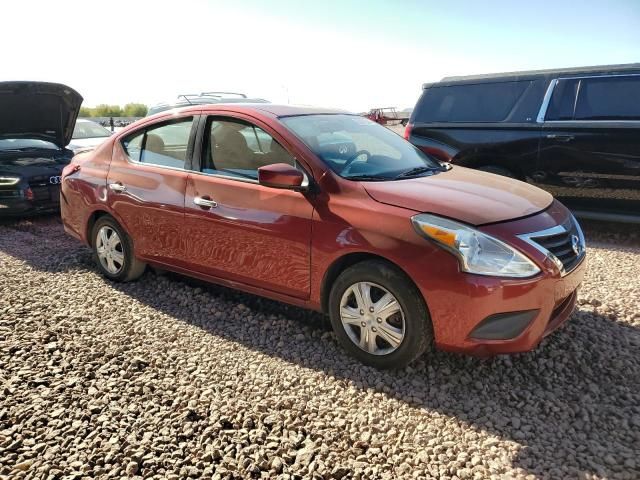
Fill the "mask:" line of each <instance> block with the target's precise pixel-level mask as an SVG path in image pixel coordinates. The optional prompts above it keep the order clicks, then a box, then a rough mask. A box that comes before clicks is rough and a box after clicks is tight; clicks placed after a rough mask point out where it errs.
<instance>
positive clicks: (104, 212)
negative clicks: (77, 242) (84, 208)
mask: <svg viewBox="0 0 640 480" xmlns="http://www.w3.org/2000/svg"><path fill="white" fill-rule="evenodd" d="M102 217H111V218H113V219H114V220H115V221H116V222H117V223H118V225H120V228H122V229H123V230H124V231H125V233H126V234H127V235H129V232H128V231H127V229H126V228H125V226H124V225H123V224H122V222H121V221H120V219H119V218H118V217H117V216H115V215H114V214H113V213H112V212H110V211H109V210H108V209H106V208H97V209H95V210H93V211H92V212H91V213H90V214H89V217H88V218H87V222H86V226H85V235H86V239H87V244H88V245H89V246H90V247H93V238H91V232H92V231H93V226H94V225H95V224H96V222H97V221H98V220H99V219H100V218H102Z"/></svg>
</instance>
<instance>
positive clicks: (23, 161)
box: [0, 150, 71, 178]
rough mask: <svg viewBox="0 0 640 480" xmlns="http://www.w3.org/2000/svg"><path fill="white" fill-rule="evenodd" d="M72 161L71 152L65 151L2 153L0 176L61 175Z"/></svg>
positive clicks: (0, 154)
mask: <svg viewBox="0 0 640 480" xmlns="http://www.w3.org/2000/svg"><path fill="white" fill-rule="evenodd" d="M70 159H71V152H64V151H52V150H48V151H47V150H34V151H31V152H28V153H23V152H15V153H8V152H0V176H3V175H9V176H12V175H16V176H19V177H25V178H29V177H31V176H34V175H60V171H62V169H63V168H64V166H65V165H67V164H68V163H69V161H70Z"/></svg>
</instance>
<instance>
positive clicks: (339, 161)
mask: <svg viewBox="0 0 640 480" xmlns="http://www.w3.org/2000/svg"><path fill="white" fill-rule="evenodd" d="M281 121H282V122H283V123H284V124H285V125H286V126H287V127H288V128H289V129H291V130H292V131H293V132H294V133H295V134H296V135H297V136H298V137H300V139H302V141H304V142H305V143H306V144H307V146H308V147H309V148H310V149H311V150H312V151H313V152H314V153H315V154H316V155H318V156H319V157H320V158H321V159H322V160H323V161H324V162H325V163H326V164H327V165H328V166H329V167H330V168H331V170H333V171H334V172H336V173H337V174H338V175H340V176H341V177H343V178H348V179H353V180H372V181H375V180H396V179H400V178H411V177H415V176H422V175H429V174H432V173H434V172H437V171H442V170H444V168H443V167H442V166H441V165H440V164H439V163H438V162H436V161H435V160H433V159H431V158H430V157H428V156H427V155H426V154H425V153H423V152H421V151H420V150H418V149H417V148H416V147H414V146H413V145H411V144H410V143H409V142H407V141H406V140H404V139H403V138H402V137H400V136H399V135H398V134H396V133H393V132H392V131H390V130H389V129H387V128H385V127H383V126H382V125H379V124H377V123H375V122H372V121H371V120H369V119H367V118H364V117H360V116H357V115H342V114H340V115H303V116H295V117H284V118H281Z"/></svg>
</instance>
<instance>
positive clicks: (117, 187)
mask: <svg viewBox="0 0 640 480" xmlns="http://www.w3.org/2000/svg"><path fill="white" fill-rule="evenodd" d="M109 189H110V190H111V191H113V192H118V193H122V192H124V191H125V190H126V189H127V187H125V186H124V185H123V184H122V183H120V182H114V183H110V184H109Z"/></svg>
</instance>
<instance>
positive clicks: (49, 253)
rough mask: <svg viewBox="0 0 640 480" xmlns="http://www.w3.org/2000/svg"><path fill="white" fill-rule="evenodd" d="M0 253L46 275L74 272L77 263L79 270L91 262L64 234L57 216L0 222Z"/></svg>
mask: <svg viewBox="0 0 640 480" xmlns="http://www.w3.org/2000/svg"><path fill="white" fill-rule="evenodd" d="M61 244H62V245H65V248H63V249H61V248H60V247H59V246H60V245H61ZM0 252H4V253H6V254H7V255H10V256H12V257H14V258H18V259H20V260H22V261H24V262H26V263H27V264H28V265H29V266H30V267H31V268H33V269H35V270H38V271H41V272H50V273H60V272H67V271H69V270H77V269H78V266H77V264H78V262H79V261H80V262H81V264H82V265H83V266H89V265H90V264H91V261H92V260H91V258H92V257H91V251H90V250H88V249H87V248H85V247H84V246H83V245H82V244H81V243H80V242H78V241H76V240H75V239H73V238H71V237H70V236H68V235H67V234H66V233H65V232H64V229H63V228H62V220H61V219H60V216H59V215H57V214H51V215H40V216H37V217H29V218H16V219H12V218H2V219H0ZM82 268H86V267H82Z"/></svg>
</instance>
